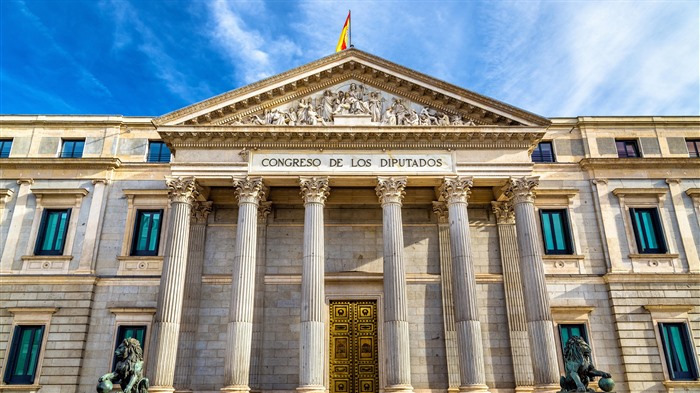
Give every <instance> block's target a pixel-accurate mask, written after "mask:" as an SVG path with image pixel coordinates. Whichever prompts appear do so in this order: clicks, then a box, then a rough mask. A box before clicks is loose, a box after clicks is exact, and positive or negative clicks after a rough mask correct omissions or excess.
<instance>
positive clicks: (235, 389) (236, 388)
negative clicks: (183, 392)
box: [148, 385, 250, 393]
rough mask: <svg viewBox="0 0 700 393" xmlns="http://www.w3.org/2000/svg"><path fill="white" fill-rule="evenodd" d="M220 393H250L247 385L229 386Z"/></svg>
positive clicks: (149, 391) (149, 392)
mask: <svg viewBox="0 0 700 393" xmlns="http://www.w3.org/2000/svg"><path fill="white" fill-rule="evenodd" d="M219 390H220V391H222V392H250V386H248V385H229V386H226V387H224V388H221V389H219ZM148 393H151V389H148Z"/></svg>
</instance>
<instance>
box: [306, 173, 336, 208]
mask: <svg viewBox="0 0 700 393" xmlns="http://www.w3.org/2000/svg"><path fill="white" fill-rule="evenodd" d="M299 186H300V187H301V193H300V194H301V198H302V199H303V200H304V205H306V204H307V203H320V204H325V203H326V198H328V194H330V187H328V178H327V177H299Z"/></svg>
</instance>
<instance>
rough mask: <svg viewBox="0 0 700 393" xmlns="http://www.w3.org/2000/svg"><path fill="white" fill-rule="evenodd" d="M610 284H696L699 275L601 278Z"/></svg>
mask: <svg viewBox="0 0 700 393" xmlns="http://www.w3.org/2000/svg"><path fill="white" fill-rule="evenodd" d="M603 278H604V279H605V282H607V283H608V284H610V283H643V284H649V283H668V282H672V283H673V282H679V283H689V282H698V280H700V274H696V273H627V272H624V273H608V274H606V275H605V276H603Z"/></svg>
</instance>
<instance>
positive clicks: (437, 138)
mask: <svg viewBox="0 0 700 393" xmlns="http://www.w3.org/2000/svg"><path fill="white" fill-rule="evenodd" d="M158 132H159V133H160V136H161V138H162V139H163V141H165V143H166V144H167V145H168V147H169V148H170V149H171V150H173V151H177V149H178V148H183V147H184V148H222V147H223V148H246V149H251V148H252V149H255V148H268V149H274V148H298V149H320V148H324V149H368V148H411V149H463V148H476V149H494V148H496V149H499V148H511V149H533V148H534V147H535V146H537V143H539V141H540V140H541V139H542V138H543V137H544V134H545V133H544V131H543V130H542V129H541V128H539V127H537V128H530V127H521V128H515V129H510V128H503V127H498V128H494V129H492V130H490V129H486V128H478V129H474V127H449V128H439V127H334V128H330V129H329V128H325V127H313V126H304V127H274V126H246V127H193V126H165V127H160V128H159V130H158Z"/></svg>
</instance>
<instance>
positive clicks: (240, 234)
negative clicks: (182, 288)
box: [221, 177, 267, 392]
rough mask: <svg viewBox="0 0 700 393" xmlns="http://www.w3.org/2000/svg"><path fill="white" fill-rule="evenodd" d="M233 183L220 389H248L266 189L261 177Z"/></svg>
mask: <svg viewBox="0 0 700 393" xmlns="http://www.w3.org/2000/svg"><path fill="white" fill-rule="evenodd" d="M233 184H234V187H235V189H236V198H237V199H238V225H237V227H236V251H235V254H234V259H233V277H232V282H231V296H232V298H231V306H230V310H229V323H228V339H227V346H226V358H225V360H224V381H225V383H226V387H224V388H222V389H221V390H222V391H231V392H233V391H235V392H239V391H242V392H247V391H249V390H250V386H249V383H250V358H251V347H252V337H253V307H254V294H255V264H256V261H255V257H256V249H257V222H258V207H259V205H260V202H261V201H263V200H265V196H266V194H267V189H266V187H265V185H264V184H263V181H262V178H259V177H256V178H251V177H246V178H242V179H234V181H233Z"/></svg>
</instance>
